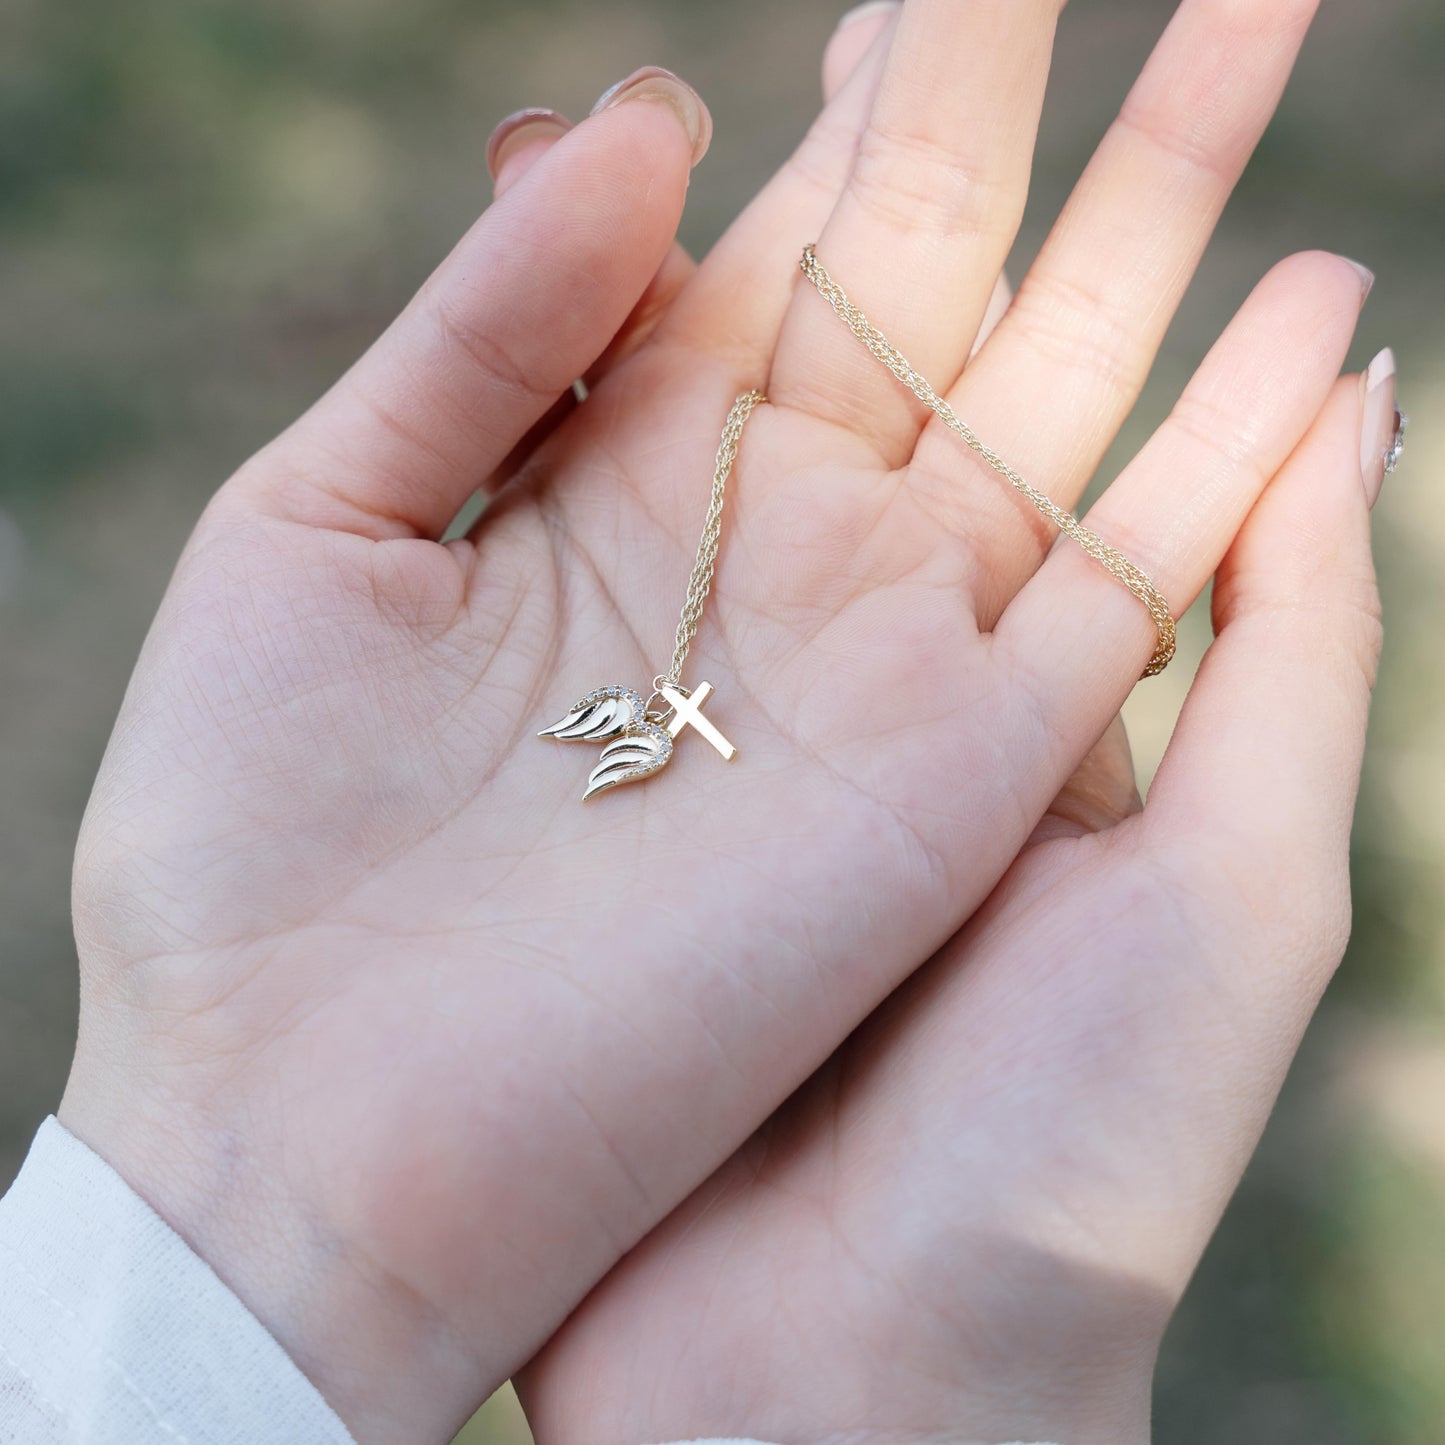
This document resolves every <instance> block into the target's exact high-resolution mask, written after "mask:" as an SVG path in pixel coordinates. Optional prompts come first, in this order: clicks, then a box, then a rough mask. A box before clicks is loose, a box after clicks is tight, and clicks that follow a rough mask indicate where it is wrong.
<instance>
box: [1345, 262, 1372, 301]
mask: <svg viewBox="0 0 1445 1445" xmlns="http://www.w3.org/2000/svg"><path fill="white" fill-rule="evenodd" d="M1340 260H1341V261H1349V262H1350V265H1351V266H1353V267H1354V268H1355V275H1357V276H1358V277H1359V278H1360V290H1361V291H1363V292H1364V294H1365V295H1366V296H1368V295H1369V294H1370V292H1371V290H1372V289H1373V288H1374V285H1375V273H1374V272H1373V271H1372V270H1370V268H1369V267H1368V266H1362V265H1361V264H1360V263H1359V262H1358V261H1350V258H1349V257H1348V256H1341V257H1340Z"/></svg>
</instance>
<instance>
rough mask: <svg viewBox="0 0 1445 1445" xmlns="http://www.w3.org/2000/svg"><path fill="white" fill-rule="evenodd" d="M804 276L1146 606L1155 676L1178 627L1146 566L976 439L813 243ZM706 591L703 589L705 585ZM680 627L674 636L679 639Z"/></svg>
mask: <svg viewBox="0 0 1445 1445" xmlns="http://www.w3.org/2000/svg"><path fill="white" fill-rule="evenodd" d="M799 264H800V266H801V268H802V271H803V274H804V275H805V276H806V277H807V278H808V280H809V281H811V282H812V283H813V285H814V286H816V287H817V289H818V292H819V294H820V295H821V296H822V297H823V299H824V300H825V301H827V303H828V304H829V305H830V306H831V307H832V308H833V310H834V311H836V312H837V313H838V315H839V316H840V317H841V318H842V319H843V321H844V322H845V323H846V324H847V327H848V329H849V330H850V331H851V332H852V333H853V335H854V336H856V337H857V338H858V340H859V341H861V342H862V343H863V345H864V346H865V347H867V349H868V350H869V351H870V352H871V353H872V354H873V356H874V357H876V358H877V359H878V360H879V361H881V362H882V363H883V365H884V366H886V367H887V368H888V370H889V371H891V372H892V373H893V375H894V376H895V377H897V378H898V380H899V381H901V382H902V383H903V385H904V386H906V387H907V388H908V389H909V391H911V392H912V393H913V394H914V396H916V397H917V398H918V400H919V401H921V402H922V403H923V404H924V406H926V407H927V408H928V409H929V410H930V411H931V412H933V414H934V415H935V416H937V417H938V419H939V420H940V421H941V422H942V423H943V424H944V425H945V426H946V427H948V428H949V429H950V430H951V431H954V432H956V433H957V434H958V435H959V436H960V437H962V438H963V440H964V442H965V443H966V444H967V445H968V446H969V447H970V448H971V449H972V450H973V451H974V452H976V453H977V454H978V455H979V456H980V457H981V458H982V459H983V460H984V461H985V462H987V463H988V465H989V466H990V467H992V468H993V469H994V471H996V472H997V473H998V474H999V476H1001V477H1003V478H1004V480H1005V481H1007V482H1008V483H1009V485H1010V486H1012V487H1013V488H1014V490H1015V491H1017V492H1019V493H1020V494H1021V495H1022V496H1023V497H1024V498H1025V499H1026V500H1027V501H1028V502H1029V503H1030V504H1031V505H1032V506H1033V507H1034V508H1036V509H1037V510H1038V511H1039V512H1041V513H1042V514H1043V515H1044V516H1045V517H1047V518H1048V519H1049V520H1050V521H1051V522H1052V523H1053V524H1054V525H1055V526H1056V527H1057V528H1058V529H1059V530H1060V531H1061V532H1063V533H1064V535H1065V536H1067V537H1070V538H1072V539H1073V540H1074V541H1075V542H1077V543H1078V544H1079V546H1080V547H1082V548H1083V549H1084V551H1085V552H1087V553H1088V554H1089V556H1090V557H1092V558H1094V560H1095V561H1097V562H1099V563H1100V564H1101V565H1102V566H1103V567H1104V568H1105V570H1106V571H1108V572H1109V573H1110V574H1111V575H1112V576H1113V577H1115V578H1116V579H1117V580H1118V581H1120V582H1122V583H1123V584H1124V586H1125V587H1127V588H1128V589H1129V591H1130V592H1132V593H1133V594H1134V596H1135V597H1137V598H1138V599H1139V601H1140V602H1142V603H1143V604H1144V606H1145V607H1146V608H1147V609H1148V612H1149V616H1150V617H1151V618H1152V619H1153V622H1154V626H1155V627H1156V628H1157V629H1158V632H1159V639H1158V642H1157V644H1156V645H1155V648H1154V655H1153V657H1151V658H1150V659H1149V665H1148V666H1147V667H1146V668H1145V669H1144V673H1143V675H1144V676H1145V677H1157V676H1158V674H1159V673H1161V672H1163V671H1164V669H1165V668H1166V667H1168V666H1169V661H1170V659H1171V658H1172V657H1173V656H1174V648H1175V643H1176V640H1177V630H1176V627H1175V622H1174V614H1173V612H1172V611H1171V610H1170V607H1169V603H1168V601H1167V599H1166V598H1165V596H1164V594H1163V593H1162V592H1160V590H1159V589H1158V588H1157V587H1156V586H1155V585H1154V583H1153V582H1152V581H1151V580H1150V579H1149V576H1148V574H1147V573H1146V572H1145V571H1144V569H1143V568H1142V567H1140V566H1138V565H1137V564H1136V563H1134V562H1131V561H1130V560H1129V559H1128V558H1127V557H1126V556H1125V555H1124V554H1123V553H1122V552H1121V551H1119V549H1118V548H1117V547H1111V546H1110V545H1109V544H1108V543H1107V542H1106V541H1105V540H1104V539H1103V538H1102V537H1101V536H1099V534H1098V533H1097V532H1092V531H1090V530H1089V528H1087V527H1086V526H1085V525H1084V524H1083V523H1082V522H1081V521H1079V519H1078V518H1077V517H1076V516H1074V514H1073V513H1072V512H1069V511H1065V509H1064V508H1063V507H1061V506H1059V504H1058V503H1057V502H1055V501H1054V500H1053V498H1052V497H1050V496H1048V495H1047V494H1046V493H1044V492H1041V491H1040V490H1039V489H1038V488H1037V487H1035V486H1033V485H1031V484H1030V483H1029V482H1027V481H1025V480H1024V478H1023V477H1022V476H1021V475H1020V474H1019V473H1018V472H1017V471H1015V470H1014V468H1013V467H1011V466H1010V465H1009V464H1008V463H1007V462H1006V461H1004V459H1003V458H1002V457H1001V456H999V454H998V453H997V452H996V451H994V450H993V448H992V447H990V446H987V445H986V444H985V443H984V442H982V441H980V440H979V438H978V436H977V435H976V433H975V432H974V430H973V428H972V427H970V426H969V425H968V423H967V422H965V421H964V420H962V418H960V417H959V416H958V414H957V413H956V412H955V411H954V409H953V408H952V407H951V406H950V405H949V404H948V403H947V402H946V401H945V400H944V399H943V398H942V397H941V396H939V395H938V393H937V392H936V391H934V389H933V388H932V387H931V386H930V385H929V384H928V382H927V380H926V379H925V378H924V377H922V376H920V375H919V374H918V372H916V371H915V370H914V369H913V367H912V365H910V363H909V361H908V359H907V357H905V356H904V355H903V353H902V352H900V351H899V350H898V348H897V347H895V346H894V345H893V343H892V342H890V341H889V340H888V338H887V337H886V336H884V335H883V333H882V332H881V331H879V330H878V328H877V327H876V326H874V325H873V323H872V322H871V321H869V320H868V318H867V317H866V316H865V315H864V314H863V312H862V311H860V310H859V309H858V308H857V307H856V306H855V305H854V304H853V303H852V302H851V301H850V300H849V299H848V293H847V292H846V291H844V290H843V288H842V287H841V286H840V285H838V283H837V282H836V281H835V280H834V279H833V278H832V276H830V275H829V274H828V268H827V267H826V266H824V265H823V263H822V262H821V261H820V260H819V259H818V255H817V252H816V251H815V250H814V248H813V247H812V246H808V247H806V248H805V249H804V251H803V259H802V261H801V262H800V263H799ZM704 595H706V589H704ZM681 635H682V633H681V629H679V632H678V636H679V637H681Z"/></svg>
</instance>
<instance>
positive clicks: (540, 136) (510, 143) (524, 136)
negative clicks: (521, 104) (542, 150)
mask: <svg viewBox="0 0 1445 1445" xmlns="http://www.w3.org/2000/svg"><path fill="white" fill-rule="evenodd" d="M571 129H572V122H571V121H569V120H568V119H567V117H566V116H564V115H559V114H558V113H557V112H556V111H555V110H545V109H536V110H514V111H513V112H512V114H511V115H509V116H507V117H506V119H505V120H502V121H499V122H498V123H497V128H496V130H494V131H493V132H492V134H491V136H490V137H489V138H488V140H487V170H488V171H490V172H491V176H492V179H493V180H496V179H497V174H498V172H499V171H500V170H501V169H502V166H503V164H504V163H505V162H506V160H507V158H508V156H513V155H516V153H517V152H518V151H519V150H521V148H522V147H523V146H524V145H528V144H530V143H531V142H532V141H534V140H544V139H551V138H553V137H555V136H559V135H566V134H567V132H568V131H569V130H571Z"/></svg>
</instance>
